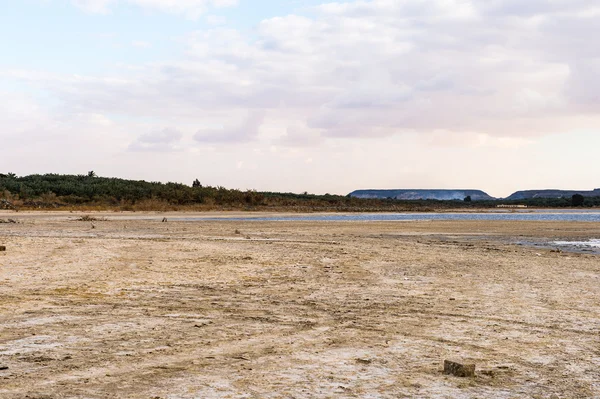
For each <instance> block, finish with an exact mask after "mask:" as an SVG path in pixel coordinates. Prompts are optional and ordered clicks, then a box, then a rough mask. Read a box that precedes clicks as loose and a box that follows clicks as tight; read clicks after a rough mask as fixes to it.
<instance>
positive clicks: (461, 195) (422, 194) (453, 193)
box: [349, 189, 495, 201]
mask: <svg viewBox="0 0 600 399" xmlns="http://www.w3.org/2000/svg"><path fill="white" fill-rule="evenodd" d="M349 196H350V197H355V198H378V199H385V198H392V199H398V200H440V201H447V200H461V201H462V200H464V199H465V198H466V197H469V196H470V197H471V199H472V200H473V201H482V200H494V199H495V198H494V197H491V196H489V195H488V194H487V193H485V192H483V191H481V190H461V189H458V190H356V191H353V192H351V193H350V194H349Z"/></svg>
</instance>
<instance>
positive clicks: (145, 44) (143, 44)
mask: <svg viewBox="0 0 600 399" xmlns="http://www.w3.org/2000/svg"><path fill="white" fill-rule="evenodd" d="M131 45H132V46H133V47H138V48H150V47H152V44H150V43H149V42H146V41H143V40H134V41H132V42H131Z"/></svg>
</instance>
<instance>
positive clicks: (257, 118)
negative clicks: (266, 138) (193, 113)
mask: <svg viewBox="0 0 600 399" xmlns="http://www.w3.org/2000/svg"><path fill="white" fill-rule="evenodd" d="M264 119H265V114H264V112H262V111H254V112H251V113H249V115H248V117H247V118H246V119H245V120H244V121H243V122H242V123H240V124H239V125H237V126H225V127H224V128H222V129H200V130H199V131H198V132H197V133H196V135H195V136H194V139H195V140H196V141H197V142H199V143H239V142H245V141H250V140H254V139H256V138H257V137H258V135H259V133H260V132H259V129H260V127H261V125H262V124H263V122H264Z"/></svg>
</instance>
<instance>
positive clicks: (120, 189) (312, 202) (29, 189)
mask: <svg viewBox="0 0 600 399" xmlns="http://www.w3.org/2000/svg"><path fill="white" fill-rule="evenodd" d="M499 203H500V202H499V201H495V200H486V201H476V200H474V199H473V200H472V201H468V200H467V201H464V200H463V199H461V200H449V201H437V200H395V199H364V198H354V197H351V196H340V195H330V194H325V195H314V194H308V193H303V194H293V193H274V192H257V191H252V190H250V191H242V190H236V189H227V188H224V187H211V186H203V185H202V184H201V183H200V181H199V180H198V179H196V180H194V181H193V182H191V185H189V186H188V185H185V184H181V183H159V182H146V181H143V180H125V179H118V178H107V177H98V176H96V173H94V172H93V171H91V172H88V173H87V174H83V175H58V174H45V175H29V176H22V177H18V176H16V175H15V174H13V173H8V174H0V208H4V209H11V208H13V209H81V210H85V209H88V210H95V209H97V210H101V209H112V210H123V211H169V210H279V211H292V212H317V211H330V212H376V211H380V212H402V211H417V212H418V211H423V212H427V211H435V210H444V209H456V208H460V209H463V208H464V209H469V208H473V209H475V208H494V207H496V205H498V204H499ZM502 203H504V204H523V205H528V206H531V207H560V208H562V207H571V206H574V205H577V206H584V207H592V206H600V197H595V198H591V197H585V198H584V200H583V203H581V204H580V198H571V197H569V198H554V199H548V198H537V199H525V200H519V201H502Z"/></svg>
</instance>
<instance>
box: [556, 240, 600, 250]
mask: <svg viewBox="0 0 600 399" xmlns="http://www.w3.org/2000/svg"><path fill="white" fill-rule="evenodd" d="M553 244H554V245H558V246H571V247H577V248H598V249H600V240H597V239H594V240H589V241H554V242H553Z"/></svg>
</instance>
